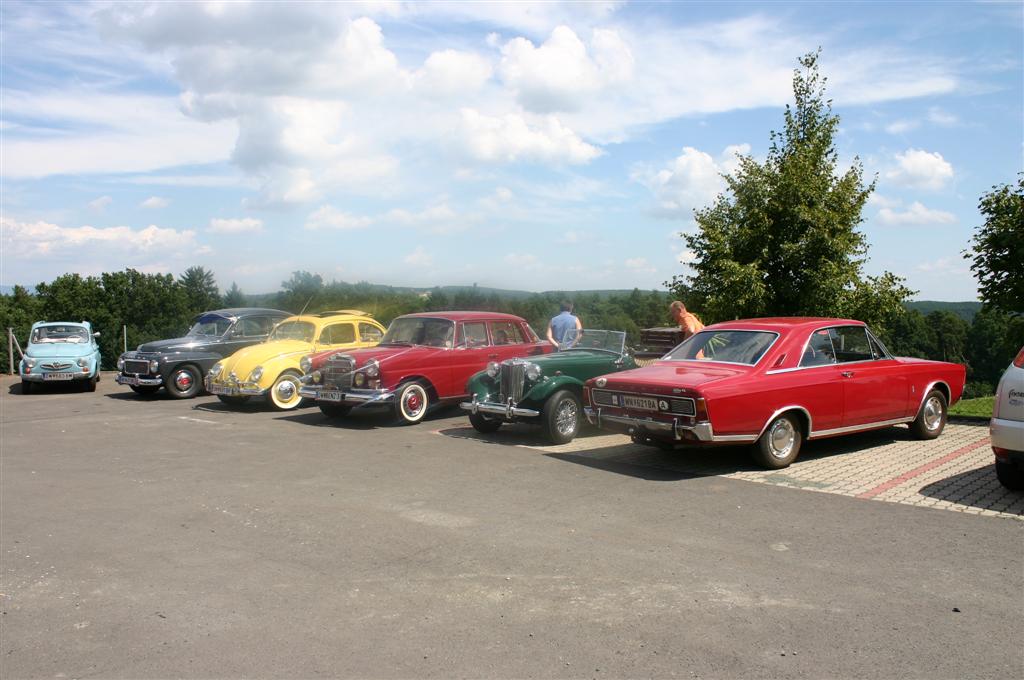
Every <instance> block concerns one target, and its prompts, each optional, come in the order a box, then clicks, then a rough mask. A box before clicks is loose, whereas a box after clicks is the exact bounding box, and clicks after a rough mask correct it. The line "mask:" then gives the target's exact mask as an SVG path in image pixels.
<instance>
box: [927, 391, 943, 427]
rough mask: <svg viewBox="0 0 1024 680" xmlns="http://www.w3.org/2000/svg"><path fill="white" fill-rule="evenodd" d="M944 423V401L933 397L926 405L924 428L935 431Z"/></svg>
mask: <svg viewBox="0 0 1024 680" xmlns="http://www.w3.org/2000/svg"><path fill="white" fill-rule="evenodd" d="M940 423H942V400H941V399H939V398H938V397H932V398H931V399H929V400H928V401H926V402H925V404H924V426H925V427H926V428H928V430H929V431H933V430H935V429H937V428H938V427H939V424H940Z"/></svg>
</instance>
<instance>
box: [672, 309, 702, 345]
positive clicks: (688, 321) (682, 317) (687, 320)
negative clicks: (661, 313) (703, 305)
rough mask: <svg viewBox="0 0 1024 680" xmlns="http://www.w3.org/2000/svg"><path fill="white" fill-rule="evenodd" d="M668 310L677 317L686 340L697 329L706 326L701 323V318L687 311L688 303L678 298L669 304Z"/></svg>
mask: <svg viewBox="0 0 1024 680" xmlns="http://www.w3.org/2000/svg"><path fill="white" fill-rule="evenodd" d="M668 312H669V314H671V315H672V318H673V319H675V321H676V323H677V324H679V328H680V329H682V331H683V340H686V339H687V338H689V337H690V336H691V335H693V334H694V333H696V332H697V331H699V330H701V329H702V328H704V324H702V323H701V321H700V319H698V318H697V315H696V314H694V313H693V312H688V311H686V305H684V304H683V303H682V302H680V301H679V300H676V301H675V302H673V303H672V304H670V305H669V306H668Z"/></svg>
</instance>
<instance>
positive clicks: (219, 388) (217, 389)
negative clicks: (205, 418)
mask: <svg viewBox="0 0 1024 680" xmlns="http://www.w3.org/2000/svg"><path fill="white" fill-rule="evenodd" d="M234 393H235V390H234V389H232V388H230V387H225V386H224V385H218V384H216V383H213V384H211V385H210V394H234Z"/></svg>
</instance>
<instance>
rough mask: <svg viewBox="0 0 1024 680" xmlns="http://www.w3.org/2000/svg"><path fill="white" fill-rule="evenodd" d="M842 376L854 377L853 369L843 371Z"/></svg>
mask: <svg viewBox="0 0 1024 680" xmlns="http://www.w3.org/2000/svg"><path fill="white" fill-rule="evenodd" d="M842 376H843V377H844V378H852V377H853V371H843V373H842Z"/></svg>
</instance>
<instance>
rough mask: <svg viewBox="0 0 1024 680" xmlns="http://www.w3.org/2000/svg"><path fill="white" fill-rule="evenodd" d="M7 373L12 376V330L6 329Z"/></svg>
mask: <svg viewBox="0 0 1024 680" xmlns="http://www.w3.org/2000/svg"><path fill="white" fill-rule="evenodd" d="M7 371H8V373H10V374H11V375H14V329H13V328H8V329H7Z"/></svg>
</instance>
